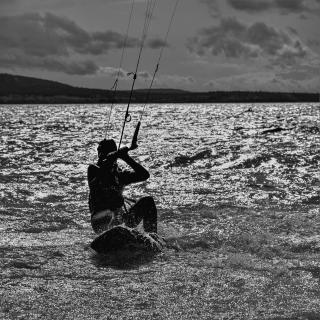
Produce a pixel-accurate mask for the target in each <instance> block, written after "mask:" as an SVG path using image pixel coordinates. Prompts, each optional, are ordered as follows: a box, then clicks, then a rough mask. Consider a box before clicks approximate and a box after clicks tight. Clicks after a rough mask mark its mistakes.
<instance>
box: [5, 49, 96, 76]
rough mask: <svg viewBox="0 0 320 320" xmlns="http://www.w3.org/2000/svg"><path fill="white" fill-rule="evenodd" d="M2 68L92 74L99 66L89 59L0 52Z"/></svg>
mask: <svg viewBox="0 0 320 320" xmlns="http://www.w3.org/2000/svg"><path fill="white" fill-rule="evenodd" d="M0 65H1V67H2V68H5V69H10V70H14V69H16V68H28V69H41V70H48V71H56V72H64V73H66V74H70V75H92V74H95V73H97V72H98V70H99V67H98V66H97V65H96V64H95V63H94V62H93V61H90V60H83V61H66V60H64V59H59V58H52V57H44V58H40V59H39V58H37V57H31V56H26V55H23V54H20V53H10V54H7V53H2V52H1V53H0Z"/></svg>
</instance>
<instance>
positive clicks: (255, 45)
mask: <svg viewBox="0 0 320 320" xmlns="http://www.w3.org/2000/svg"><path fill="white" fill-rule="evenodd" d="M187 47H188V49H189V50H190V52H193V53H196V54H198V55H200V56H204V55H208V54H211V55H214V56H218V55H222V56H225V57H226V58H264V59H266V60H267V61H269V62H272V64H273V65H281V66H286V65H291V64H294V63H296V62H297V61H298V60H299V59H303V58H305V57H306V56H307V54H308V48H307V47H305V46H304V45H303V43H302V42H301V40H300V39H299V38H298V37H297V36H296V35H292V34H289V33H286V32H284V31H280V30H277V29H275V28H273V27H270V26H268V25H266V24H265V23H263V22H257V23H254V24H252V25H250V26H248V25H246V24H243V23H241V22H239V21H238V20H236V19H235V18H224V19H222V20H221V21H220V25H217V26H212V27H209V28H204V29H202V30H200V31H199V32H198V35H197V36H195V37H193V38H191V39H189V40H188V43H187Z"/></svg>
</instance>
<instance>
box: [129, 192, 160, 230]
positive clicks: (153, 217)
mask: <svg viewBox="0 0 320 320" xmlns="http://www.w3.org/2000/svg"><path fill="white" fill-rule="evenodd" d="M141 220H143V228H144V230H145V231H146V232H157V208H156V205H155V203H154V200H153V198H152V197H144V198H141V199H140V200H138V201H137V203H136V204H134V205H133V206H132V207H131V208H130V210H129V212H128V214H127V215H126V216H125V223H126V225H127V226H128V227H130V228H135V227H136V226H137V225H138V224H139V223H140V222H141Z"/></svg>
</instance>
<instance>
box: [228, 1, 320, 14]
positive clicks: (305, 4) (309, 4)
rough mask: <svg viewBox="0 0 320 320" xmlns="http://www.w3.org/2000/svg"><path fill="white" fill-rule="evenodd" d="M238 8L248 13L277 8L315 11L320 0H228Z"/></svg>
mask: <svg viewBox="0 0 320 320" xmlns="http://www.w3.org/2000/svg"><path fill="white" fill-rule="evenodd" d="M227 2H228V4H229V5H230V6H231V7H232V8H234V9H236V10H241V11H245V12H248V13H254V12H262V11H268V10H277V11H279V12H280V13H281V14H289V13H297V14H302V13H305V12H314V11H313V9H314V6H317V3H318V4H319V3H320V1H319V0H259V1H257V0H227Z"/></svg>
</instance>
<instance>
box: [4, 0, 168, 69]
mask: <svg viewBox="0 0 320 320" xmlns="http://www.w3.org/2000/svg"><path fill="white" fill-rule="evenodd" d="M1 1H2V0H1ZM0 30H1V33H0V64H1V65H2V66H6V67H17V66H19V67H26V68H41V69H47V70H56V71H64V72H65V73H69V74H92V73H94V72H96V71H97V70H98V69H99V68H98V67H97V66H96V65H95V64H94V62H90V61H89V60H88V57H84V58H82V59H81V56H83V55H89V56H90V55H101V54H106V53H108V51H109V50H112V49H119V48H122V46H123V43H124V37H123V35H121V34H119V33H117V32H115V31H110V30H108V31H103V32H102V31H98V32H88V31H86V30H84V29H82V28H81V27H80V26H79V25H77V24H76V23H75V22H73V21H71V20H69V19H67V18H64V17H60V16H57V15H54V14H51V13H47V14H45V15H40V14H38V13H33V14H24V15H20V16H0ZM139 44H140V41H139V40H138V39H136V38H129V39H128V40H127V47H129V48H133V47H138V46H139ZM148 45H149V46H150V47H151V48H157V47H159V46H162V45H166V44H164V43H163V41H162V42H161V40H159V39H153V40H152V39H151V40H150V41H149V43H148ZM4 52H5V53H6V56H5V55H4ZM8 56H10V58H9V59H8ZM74 57H78V59H81V61H78V62H76V61H74V59H75V58H74ZM64 68H65V69H64Z"/></svg>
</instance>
